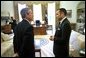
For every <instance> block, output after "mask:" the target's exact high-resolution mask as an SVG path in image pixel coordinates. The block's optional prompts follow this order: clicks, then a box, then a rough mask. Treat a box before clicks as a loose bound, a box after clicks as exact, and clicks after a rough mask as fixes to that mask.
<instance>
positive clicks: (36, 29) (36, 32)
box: [34, 26, 46, 35]
mask: <svg viewBox="0 0 86 58" xmlns="http://www.w3.org/2000/svg"><path fill="white" fill-rule="evenodd" d="M34 35H46V27H45V26H38V27H36V26H35V27H34Z"/></svg>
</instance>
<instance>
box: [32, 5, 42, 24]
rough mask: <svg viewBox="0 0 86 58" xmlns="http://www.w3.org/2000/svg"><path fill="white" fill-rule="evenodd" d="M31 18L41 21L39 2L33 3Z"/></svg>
mask: <svg viewBox="0 0 86 58" xmlns="http://www.w3.org/2000/svg"><path fill="white" fill-rule="evenodd" d="M33 16H34V17H33V19H34V22H35V21H36V20H40V21H42V9H41V4H33Z"/></svg>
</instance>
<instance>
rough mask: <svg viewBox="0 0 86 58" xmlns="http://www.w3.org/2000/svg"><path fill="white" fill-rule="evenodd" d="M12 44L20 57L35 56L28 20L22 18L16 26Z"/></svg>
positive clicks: (31, 31)
mask: <svg viewBox="0 0 86 58" xmlns="http://www.w3.org/2000/svg"><path fill="white" fill-rule="evenodd" d="M13 44H14V52H15V53H16V52H17V53H18V54H19V56H20V57H35V48H34V34H33V27H32V25H31V24H30V23H29V22H28V21H26V20H22V22H20V23H19V24H18V25H17V26H16V28H15V30H14V40H13Z"/></svg>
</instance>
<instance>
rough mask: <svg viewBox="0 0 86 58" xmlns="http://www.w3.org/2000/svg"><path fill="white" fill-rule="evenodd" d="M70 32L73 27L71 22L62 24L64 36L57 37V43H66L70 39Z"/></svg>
mask: <svg viewBox="0 0 86 58" xmlns="http://www.w3.org/2000/svg"><path fill="white" fill-rule="evenodd" d="M70 32H71V27H70V25H69V24H67V23H66V24H64V25H63V26H62V36H61V37H60V38H58V37H57V40H56V41H57V43H59V44H66V43H67V42H68V41H69V37H70Z"/></svg>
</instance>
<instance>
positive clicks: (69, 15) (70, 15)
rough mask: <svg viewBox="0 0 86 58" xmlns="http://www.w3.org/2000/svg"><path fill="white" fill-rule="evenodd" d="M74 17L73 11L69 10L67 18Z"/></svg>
mask: <svg viewBox="0 0 86 58" xmlns="http://www.w3.org/2000/svg"><path fill="white" fill-rule="evenodd" d="M71 17H72V10H67V18H71Z"/></svg>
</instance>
